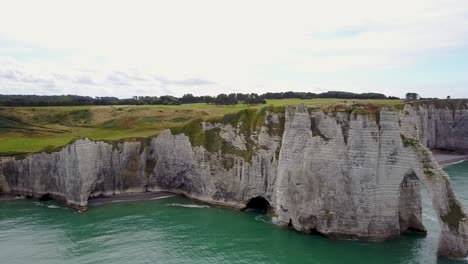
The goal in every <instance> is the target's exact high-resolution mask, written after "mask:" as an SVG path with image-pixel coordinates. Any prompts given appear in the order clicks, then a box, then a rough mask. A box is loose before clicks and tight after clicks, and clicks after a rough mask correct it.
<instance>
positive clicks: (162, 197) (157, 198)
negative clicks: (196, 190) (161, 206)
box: [151, 195, 174, 200]
mask: <svg viewBox="0 0 468 264" xmlns="http://www.w3.org/2000/svg"><path fill="white" fill-rule="evenodd" d="M169 197H174V195H167V196H161V197H156V198H151V200H159V199H164V198H169Z"/></svg>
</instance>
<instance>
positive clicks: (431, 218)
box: [422, 214, 438, 222]
mask: <svg viewBox="0 0 468 264" xmlns="http://www.w3.org/2000/svg"><path fill="white" fill-rule="evenodd" d="M422 215H423V217H425V218H427V219H429V220H431V221H434V222H438V221H437V219H435V218H434V217H432V216H430V215H427V214H422Z"/></svg>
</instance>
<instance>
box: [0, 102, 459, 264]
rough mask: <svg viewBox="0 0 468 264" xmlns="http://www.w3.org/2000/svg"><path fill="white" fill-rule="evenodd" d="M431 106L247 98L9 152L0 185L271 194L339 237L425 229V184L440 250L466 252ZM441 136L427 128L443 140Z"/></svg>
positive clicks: (292, 213)
mask: <svg viewBox="0 0 468 264" xmlns="http://www.w3.org/2000/svg"><path fill="white" fill-rule="evenodd" d="M424 111H425V110H424V109H422V110H421V109H420V110H415V109H413V108H412V107H411V106H409V105H407V106H406V107H405V109H404V110H403V111H396V110H388V109H383V110H381V111H370V112H364V111H362V109H361V110H360V111H353V112H351V111H343V112H323V111H321V110H311V109H308V108H306V107H304V106H299V107H288V108H287V109H275V108H268V109H264V110H262V111H258V112H257V111H255V110H245V111H242V112H240V113H238V114H232V115H228V116H226V117H224V118H223V119H220V120H213V121H212V122H206V123H205V122H199V121H193V122H190V123H189V124H187V125H186V126H185V127H183V128H180V129H178V130H174V131H172V132H171V131H170V130H166V131H163V132H162V133H161V134H160V135H159V136H158V137H156V138H152V139H149V140H141V141H139V140H134V141H127V142H120V143H113V144H110V143H106V142H94V141H90V140H86V139H85V140H78V141H76V142H74V143H72V144H70V145H68V146H66V147H64V148H63V149H62V150H60V151H58V152H54V153H37V154H30V155H27V156H25V157H4V158H2V159H1V162H0V187H1V190H2V191H3V192H5V193H13V194H22V195H30V196H35V197H40V196H42V195H45V194H49V195H51V196H52V197H54V198H56V199H61V200H63V201H64V202H66V203H67V204H69V205H70V206H75V207H79V208H81V209H84V208H86V206H87V202H88V199H89V198H92V197H96V196H101V195H104V196H110V195H117V194H122V193H132V192H144V191H158V190H167V191H173V192H178V193H182V194H184V195H186V196H188V197H191V198H195V199H198V200H202V201H205V202H209V203H213V204H219V205H224V206H231V207H235V208H243V207H245V206H246V204H247V203H248V202H249V200H251V199H252V198H254V197H263V198H265V199H266V200H268V202H269V204H270V206H271V209H272V210H271V211H274V213H273V215H274V220H275V222H276V223H277V224H280V225H284V226H291V227H293V228H294V229H297V230H300V231H303V232H319V233H321V234H323V235H325V236H328V237H331V238H338V239H369V240H383V239H390V238H394V237H397V236H399V235H400V234H401V233H402V232H405V231H408V230H417V231H420V232H425V228H424V226H423V224H422V216H421V196H420V193H419V191H420V187H422V186H424V187H425V188H426V189H427V190H428V191H429V193H430V195H431V198H432V203H433V206H434V208H435V211H436V213H437V214H438V217H439V222H440V224H441V228H442V235H441V240H440V245H439V254H440V255H442V256H448V257H453V258H461V257H465V256H466V255H467V254H468V221H467V219H466V216H467V215H468V214H467V212H466V211H465V210H464V209H463V207H462V205H461V204H460V203H459V201H458V200H457V198H456V196H455V194H454V193H453V191H452V188H451V186H450V181H449V178H448V176H447V174H446V173H445V172H444V171H443V170H442V169H441V168H440V166H439V165H438V164H437V163H436V162H435V161H434V159H433V157H432V154H431V152H430V151H429V150H428V149H427V148H426V147H425V146H424V145H423V144H421V143H420V141H419V138H420V132H421V129H425V128H426V127H427V123H424V124H423V122H421V121H419V120H421V118H422V116H424V115H425V114H424V113H425V112H424ZM422 127H424V128H422ZM457 129H458V128H457ZM437 131H439V132H440V130H437ZM451 131H455V130H451ZM457 131H458V130H457ZM465 131H468V130H465ZM439 132H437V133H439ZM437 133H436V136H435V137H437V135H438V134H437ZM453 133H455V132H453ZM457 133H458V132H457ZM463 135H464V136H465V134H463ZM431 137H432V136H428V135H427V134H424V137H421V138H423V142H424V143H425V144H427V145H429V146H432V145H431V144H432V143H430V142H432V141H431V140H432V139H429V138H431ZM426 138H427V140H426ZM425 140H426V141H425ZM434 142H443V140H438V141H437V140H436V141H434ZM445 142H448V141H445ZM441 144H442V143H441ZM444 144H445V143H444ZM447 144H448V143H447Z"/></svg>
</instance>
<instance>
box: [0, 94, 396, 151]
mask: <svg viewBox="0 0 468 264" xmlns="http://www.w3.org/2000/svg"><path fill="white" fill-rule="evenodd" d="M344 102H347V103H358V102H365V103H371V104H376V105H388V106H396V105H402V104H403V101H401V100H353V99H349V100H342V99H307V100H301V99H278V100H268V101H267V104H266V105H254V106H248V105H245V104H238V105H234V106H216V105H208V104H184V105H177V106H169V105H168V106H166V105H143V106H133V105H132V106H66V107H1V108H0V155H1V156H5V155H13V154H17V153H29V152H37V151H42V150H52V149H55V148H58V147H61V146H64V145H66V144H67V143H69V142H71V141H73V140H74V139H77V138H89V139H93V140H110V141H112V140H120V139H125V138H142V137H143V138H144V137H150V136H154V135H157V134H158V133H159V132H161V131H162V130H164V129H168V128H175V127H178V126H182V125H184V124H185V123H186V122H188V121H190V120H192V119H195V118H202V119H207V118H212V117H217V116H224V115H226V114H229V113H234V112H238V111H240V110H243V109H246V108H251V109H252V108H254V109H260V108H263V107H265V106H269V105H273V106H285V105H298V104H304V105H306V106H317V107H318V106H329V105H332V104H337V103H344Z"/></svg>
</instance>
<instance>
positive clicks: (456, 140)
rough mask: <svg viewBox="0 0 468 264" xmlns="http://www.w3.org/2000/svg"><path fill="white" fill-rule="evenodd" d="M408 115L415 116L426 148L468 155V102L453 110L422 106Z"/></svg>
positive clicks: (421, 139) (420, 136)
mask: <svg viewBox="0 0 468 264" xmlns="http://www.w3.org/2000/svg"><path fill="white" fill-rule="evenodd" d="M462 103H463V102H462ZM407 114H409V115H414V114H415V115H414V117H415V120H414V121H415V124H416V125H417V127H418V130H419V138H420V141H421V143H422V144H424V145H425V146H426V147H428V148H431V149H432V148H438V149H446V150H454V151H458V152H461V153H468V102H467V103H465V104H464V105H461V106H459V107H457V108H453V109H450V108H446V107H444V108H438V107H436V106H434V105H429V106H421V107H420V108H419V109H418V110H416V111H414V113H407Z"/></svg>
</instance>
